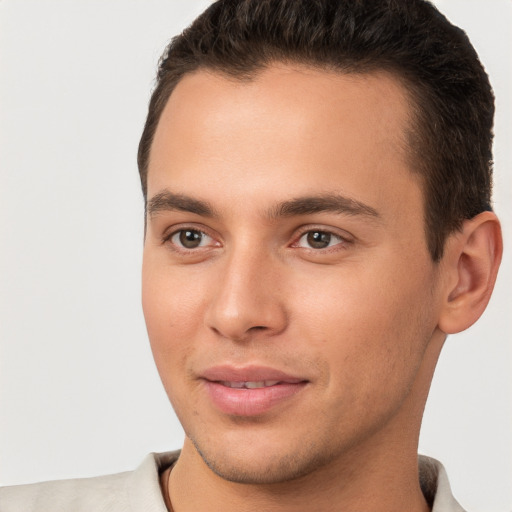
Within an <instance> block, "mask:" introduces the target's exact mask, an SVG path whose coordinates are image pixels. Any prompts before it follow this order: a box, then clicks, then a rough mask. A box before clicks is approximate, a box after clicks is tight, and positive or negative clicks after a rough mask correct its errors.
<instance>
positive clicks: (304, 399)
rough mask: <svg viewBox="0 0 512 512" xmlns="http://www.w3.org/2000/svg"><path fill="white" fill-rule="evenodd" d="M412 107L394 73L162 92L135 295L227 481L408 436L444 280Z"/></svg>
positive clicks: (273, 72)
mask: <svg viewBox="0 0 512 512" xmlns="http://www.w3.org/2000/svg"><path fill="white" fill-rule="evenodd" d="M408 112H409V109H408V101H407V97H406V94H405V92H404V90H403V89H402V87H401V86H400V84H399V83H398V82H397V81H395V80H394V79H393V77H391V76H389V75H387V74H384V73H380V74H378V73H376V74H368V75H343V74H338V73H330V72H325V71H319V70H313V69H309V68H305V67H288V66H285V65H282V66H278V65H275V66H273V67H271V68H268V69H266V70H264V71H262V72H261V73H260V74H259V75H258V76H257V77H256V78H255V79H253V80H252V81H250V82H240V81H235V80H229V79H227V78H225V77H223V76H221V75H216V74H212V73H207V72H206V71H200V72H196V73H195V74H191V75H188V76H186V77H185V78H184V79H183V80H182V81H181V82H180V83H179V84H178V86H177V88H176V89H175V91H174V92H173V94H172V95H171V98H170V100H169V102H168V104H167V106H166V108H165V110H164V112H163V115H162V117H161V120H160V123H159V126H158V129H157V131H156V135H155V139H154V143H153V146H152V151H151V158H150V165H149V173H148V217H147V235H146V241H145V248H144V264H143V307H144V314H145V317H146V323H147V328H148V333H149V338H150V341H151V346H152V350H153V353H154V357H155V361H156V364H157V367H158V370H159V373H160V376H161V379H162V381H163V384H164V386H165V389H166V391H167V394H168V396H169V398H170V400H171V402H172V404H173V406H174V408H175V411H176V413H177V415H178V417H179V419H180V421H181V423H182V425H183V427H184V430H185V433H186V435H187V441H186V443H190V444H191V445H192V443H193V446H194V447H195V449H196V450H197V452H198V453H199V454H200V455H201V457H202V458H203V459H204V461H205V462H206V463H207V464H208V466H209V467H210V468H211V469H213V470H214V471H215V472H216V473H217V474H218V475H221V476H222V477H224V478H227V479H229V480H234V481H239V482H260V483H263V482H277V481H284V480H289V479H293V478H295V477H298V476H301V475H306V474H308V473H310V472H312V471H314V470H315V469H317V468H319V467H329V466H332V467H334V466H335V465H336V464H339V463H340V461H343V460H347V457H348V456H349V454H351V453H352V454H353V453H358V454H359V455H361V453H364V450H371V449H375V447H376V446H377V445H385V444H386V442H388V444H389V443H390V442H392V439H391V438H393V436H395V437H396V436H398V437H397V439H399V438H400V436H405V435H406V434H404V432H406V431H407V429H410V424H411V423H414V428H413V429H412V430H417V429H419V424H418V425H416V422H417V421H418V422H419V420H417V421H416V419H414V418H413V416H414V415H415V414H416V412H417V411H416V410H415V409H414V407H411V405H410V404H415V403H416V402H417V401H418V396H415V394H417V395H418V394H421V393H426V390H425V387H426V388H427V389H428V382H426V381H425V382H423V381H422V379H423V377H422V375H423V374H424V373H425V372H424V371H423V366H424V365H425V353H426V350H427V347H428V346H429V344H430V343H431V340H432V336H433V333H435V332H436V322H437V317H436V311H437V309H438V306H437V302H438V301H437V299H436V297H437V294H436V284H435V283H436V282H437V277H438V276H437V267H436V266H435V265H434V264H433V263H432V262H431V259H430V257H429V254H428V250H427V246H426V241H425V234H424V233H425V232H424V220H423V200H422V193H421V190H420V185H419V183H418V181H417V178H416V177H415V175H414V174H413V173H412V172H411V170H410V166H409V164H408V159H407V151H406V135H405V134H406V130H407V126H408ZM427 373H428V372H427ZM426 380H428V379H426ZM418 390H420V391H418ZM420 401H421V400H420ZM415 407H416V406H415ZM420 407H421V406H420Z"/></svg>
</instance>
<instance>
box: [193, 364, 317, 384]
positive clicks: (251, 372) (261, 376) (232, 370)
mask: <svg viewBox="0 0 512 512" xmlns="http://www.w3.org/2000/svg"><path fill="white" fill-rule="evenodd" d="M200 377H201V378H203V379H206V380H209V381H211V382H261V381H274V380H275V381H279V382H286V383H290V384H297V383H299V382H305V381H307V379H305V378H304V377H298V376H296V375H290V374H289V373H286V372H283V371H282V370H278V369H276V368H271V367H268V366H255V365H254V366H243V367H236V366H231V365H220V366H212V367H210V368H208V369H206V370H204V371H203V372H201V373H200Z"/></svg>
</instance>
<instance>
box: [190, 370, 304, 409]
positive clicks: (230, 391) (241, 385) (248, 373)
mask: <svg viewBox="0 0 512 512" xmlns="http://www.w3.org/2000/svg"><path fill="white" fill-rule="evenodd" d="M200 378H201V380H202V382H203V386H204V387H203V389H204V390H205V392H206V393H205V394H206V398H207V400H208V401H209V403H210V404H211V405H212V406H213V407H214V409H216V410H217V411H218V412H220V413H222V414H227V415H229V416H245V417H248V416H258V415H262V414H265V413H267V412H269V411H271V410H279V408H282V407H284V406H285V405H286V404H287V403H291V401H292V400H294V397H295V395H297V393H300V391H302V390H304V389H305V388H306V387H307V385H308V384H309V380H308V379H304V378H302V377H298V376H296V375H290V374H288V373H285V372H282V371H280V370H277V369H274V368H269V367H262V366H246V367H242V368H240V367H238V368H237V367H233V366H231V365H222V366H216V367H212V368H209V369H207V370H205V371H203V372H201V374H200Z"/></svg>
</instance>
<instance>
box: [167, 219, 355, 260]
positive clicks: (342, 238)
mask: <svg viewBox="0 0 512 512" xmlns="http://www.w3.org/2000/svg"><path fill="white" fill-rule="evenodd" d="M186 232H190V233H193V234H195V235H197V234H199V235H200V236H201V238H202V239H201V240H200V241H199V243H200V244H201V243H202V242H203V239H204V237H207V238H210V239H211V240H212V241H214V242H215V237H214V236H212V235H210V234H209V233H208V232H207V231H206V230H204V229H200V228H198V227H193V226H183V227H180V228H179V229H173V230H172V232H171V233H169V234H167V235H164V237H163V238H162V244H169V245H170V246H171V248H172V250H173V251H175V252H178V253H182V254H193V253H197V252H198V250H202V251H204V250H205V249H206V250H208V249H211V248H213V247H215V246H217V247H219V246H220V243H218V242H216V243H214V244H213V245H212V244H208V245H198V246H196V247H188V248H187V247H184V246H183V244H181V245H180V243H179V241H173V238H175V237H177V236H181V235H183V234H184V233H186ZM312 234H319V235H320V237H319V243H320V244H322V243H325V239H324V240H322V236H323V235H327V236H328V241H327V243H328V245H327V246H326V247H311V246H309V247H304V246H300V245H299V244H300V242H301V240H302V239H303V238H304V237H307V236H309V235H312ZM347 235H348V234H347ZM347 235H341V234H340V233H335V232H334V231H332V230H329V229H325V228H322V227H314V226H305V227H304V228H303V229H302V230H301V232H300V233H299V234H298V235H296V236H295V237H294V242H292V243H291V244H290V245H289V247H292V248H300V249H303V250H305V251H308V252H311V253H315V254H325V253H330V252H334V251H339V250H344V249H346V248H347V246H348V245H350V244H352V243H353V242H354V240H353V238H352V237H351V236H350V235H348V236H347ZM333 238H334V239H335V241H336V243H334V244H332V245H331V242H332V239H333ZM311 242H312V241H311V240H310V241H308V243H309V245H311Z"/></svg>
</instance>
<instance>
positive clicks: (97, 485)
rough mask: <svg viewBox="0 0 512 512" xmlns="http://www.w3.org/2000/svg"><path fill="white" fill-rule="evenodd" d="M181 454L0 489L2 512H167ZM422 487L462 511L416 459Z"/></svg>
mask: <svg viewBox="0 0 512 512" xmlns="http://www.w3.org/2000/svg"><path fill="white" fill-rule="evenodd" d="M178 456H179V451H175V452H167V453H159V454H157V453H151V454H149V455H148V456H147V457H146V458H145V459H144V460H143V462H142V464H141V465H140V466H139V467H138V468H137V469H136V470H135V471H128V472H125V473H118V474H115V475H106V476H100V477H94V478H77V479H70V480H56V481H52V482H42V483H37V484H27V485H16V486H10V487H3V488H0V511H1V512H167V508H166V506H165V503H164V499H163V496H162V492H161V489H160V472H162V471H163V470H164V469H165V468H167V467H169V466H170V465H171V464H172V463H174V462H175V461H176V460H177V458H178ZM419 470H420V484H421V488H422V490H423V493H424V495H425V497H426V499H427V501H428V502H429V503H431V504H432V512H464V509H463V508H462V507H461V506H460V505H459V503H458V502H457V501H456V500H455V498H454V497H453V495H452V492H451V489H450V484H449V482H448V477H447V475H446V471H445V469H444V467H443V465H442V464H441V463H440V462H439V461H437V460H435V459H431V458H429V457H424V456H420V457H419Z"/></svg>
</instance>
